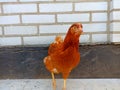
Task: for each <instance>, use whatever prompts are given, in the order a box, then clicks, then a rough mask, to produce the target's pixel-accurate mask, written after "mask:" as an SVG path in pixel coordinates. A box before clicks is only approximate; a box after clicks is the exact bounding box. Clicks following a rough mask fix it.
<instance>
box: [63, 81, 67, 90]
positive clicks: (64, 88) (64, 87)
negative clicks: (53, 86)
mask: <svg viewBox="0 0 120 90" xmlns="http://www.w3.org/2000/svg"><path fill="white" fill-rule="evenodd" d="M63 90H66V79H64V85H63Z"/></svg>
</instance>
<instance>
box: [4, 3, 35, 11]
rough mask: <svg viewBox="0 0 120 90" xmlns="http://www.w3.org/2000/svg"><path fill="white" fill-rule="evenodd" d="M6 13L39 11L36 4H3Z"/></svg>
mask: <svg viewBox="0 0 120 90" xmlns="http://www.w3.org/2000/svg"><path fill="white" fill-rule="evenodd" d="M3 11H4V13H35V12H37V5H36V4H15V5H13V4H10V5H9V4H5V5H3Z"/></svg>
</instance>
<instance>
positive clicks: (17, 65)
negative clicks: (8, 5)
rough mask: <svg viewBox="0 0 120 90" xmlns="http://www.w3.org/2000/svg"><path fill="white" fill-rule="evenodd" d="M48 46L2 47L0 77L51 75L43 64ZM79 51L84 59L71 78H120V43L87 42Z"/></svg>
mask: <svg viewBox="0 0 120 90" xmlns="http://www.w3.org/2000/svg"><path fill="white" fill-rule="evenodd" d="M47 50H48V47H27V46H25V47H1V48H0V79H8V78H9V79H24V78H25V79H36V78H51V74H50V73H49V72H48V71H47V70H46V69H45V66H44V64H43V58H44V57H45V56H46V55H47ZM80 52H81V63H80V64H79V66H78V67H77V68H75V69H74V70H73V71H72V72H71V74H70V76H69V78H120V45H92V46H88V45H84V46H80ZM56 77H57V78H61V75H56Z"/></svg>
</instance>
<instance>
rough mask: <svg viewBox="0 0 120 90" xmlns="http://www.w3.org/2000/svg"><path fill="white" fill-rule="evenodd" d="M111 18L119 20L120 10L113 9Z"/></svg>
mask: <svg viewBox="0 0 120 90" xmlns="http://www.w3.org/2000/svg"><path fill="white" fill-rule="evenodd" d="M111 18H112V20H120V11H113V13H112V16H111Z"/></svg>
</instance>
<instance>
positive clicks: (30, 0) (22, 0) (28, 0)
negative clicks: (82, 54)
mask: <svg viewBox="0 0 120 90" xmlns="http://www.w3.org/2000/svg"><path fill="white" fill-rule="evenodd" d="M20 1H21V2H37V1H54V0H20Z"/></svg>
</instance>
